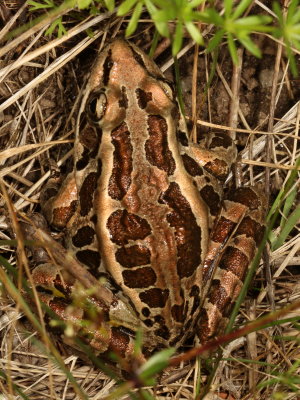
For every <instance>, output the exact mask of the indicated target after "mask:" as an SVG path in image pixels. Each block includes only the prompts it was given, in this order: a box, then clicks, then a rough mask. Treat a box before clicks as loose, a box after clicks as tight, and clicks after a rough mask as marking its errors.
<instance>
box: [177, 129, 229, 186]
mask: <svg viewBox="0 0 300 400" xmlns="http://www.w3.org/2000/svg"><path fill="white" fill-rule="evenodd" d="M184 150H185V152H186V153H187V154H189V155H190V156H191V157H192V158H193V159H194V160H195V161H196V162H197V163H198V164H199V165H200V166H201V167H202V168H204V169H205V170H206V171H207V172H209V173H210V174H211V175H213V176H214V177H216V178H217V179H218V180H219V181H222V182H223V181H225V180H226V178H227V176H228V174H229V172H230V169H231V166H232V164H233V163H234V162H235V161H236V157H237V149H236V146H235V144H234V142H233V140H232V139H231V138H230V137H229V136H228V135H227V134H225V133H210V134H207V135H206V136H205V138H204V139H203V140H201V141H200V143H199V144H193V143H189V146H188V149H187V150H186V149H184Z"/></svg>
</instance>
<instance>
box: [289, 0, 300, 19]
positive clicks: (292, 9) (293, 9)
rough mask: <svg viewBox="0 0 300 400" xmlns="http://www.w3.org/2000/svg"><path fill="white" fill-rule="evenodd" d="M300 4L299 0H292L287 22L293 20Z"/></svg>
mask: <svg viewBox="0 0 300 400" xmlns="http://www.w3.org/2000/svg"><path fill="white" fill-rule="evenodd" d="M298 6H299V0H292V1H291V2H290V5H289V7H288V12H287V15H286V22H287V23H291V22H292V21H293V18H294V15H295V14H296V12H297V8H298Z"/></svg>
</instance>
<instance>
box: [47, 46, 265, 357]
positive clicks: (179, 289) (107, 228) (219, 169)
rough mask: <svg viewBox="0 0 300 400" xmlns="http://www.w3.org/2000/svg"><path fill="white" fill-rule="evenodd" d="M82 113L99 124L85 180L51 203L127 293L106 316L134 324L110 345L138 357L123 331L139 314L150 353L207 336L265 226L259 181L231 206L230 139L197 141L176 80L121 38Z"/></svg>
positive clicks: (81, 248)
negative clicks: (182, 118)
mask: <svg viewBox="0 0 300 400" xmlns="http://www.w3.org/2000/svg"><path fill="white" fill-rule="evenodd" d="M84 110H85V112H86V115H87V118H88V121H89V125H88V127H86V128H83V126H82V124H81V123H80V122H79V123H78V125H77V126H78V127H79V128H78V132H77V138H76V144H75V180H74V178H73V181H72V185H71V186H70V187H69V188H68V190H65V192H67V193H66V194H64V193H63V190H61V191H60V192H59V195H58V198H60V199H61V200H60V202H59V203H57V201H56V200H53V199H50V200H48V201H47V206H45V211H46V212H47V213H48V214H49V213H50V212H49V210H50V206H49V204H50V203H51V204H52V205H54V207H53V212H52V213H51V217H50V219H51V220H52V221H53V215H55V214H56V215H59V217H58V218H60V216H61V215H66V217H64V220H66V231H67V232H68V237H67V245H68V247H70V248H72V249H73V251H74V252H75V254H77V258H78V260H79V261H80V262H82V263H84V264H86V265H87V267H88V268H89V270H90V271H91V272H92V273H93V274H94V275H95V276H100V275H101V274H103V272H104V271H106V273H108V274H109V279H110V280H111V281H112V282H113V283H114V285H116V287H117V288H118V289H119V290H120V291H122V296H121V297H122V301H123V300H124V299H125V300H124V304H123V303H122V304H123V305H122V307H121V306H120V305H118V301H115V303H114V305H112V310H113V311H112V312H111V313H109V314H110V315H108V316H107V318H108V319H109V318H111V319H115V317H113V316H112V313H115V314H118V312H119V311H118V307H119V308H120V310H122V313H123V314H124V321H123V322H122V321H119V322H118V324H119V326H117V327H115V328H114V329H110V328H109V327H108V328H107V329H108V330H109V332H108V337H109V340H108V341H106V344H105V346H103V349H102V350H103V351H106V350H108V349H118V351H119V353H120V354H121V355H122V356H124V357H129V355H130V353H131V351H132V340H131V338H130V334H128V333H126V332H125V331H124V329H125V328H129V329H132V322H130V321H131V320H132V318H133V320H134V322H135V323H136V324H137V325H140V326H141V327H142V328H143V331H144V350H145V352H146V353H149V352H152V351H153V350H155V348H157V347H161V346H169V345H177V346H179V345H180V344H182V343H183V342H184V341H185V340H186V338H187V337H189V336H191V335H194V334H198V335H199V337H200V338H201V341H202V342H205V341H207V340H208V339H209V338H211V337H213V336H214V335H215V334H216V332H217V331H218V326H220V325H222V321H223V318H224V313H225V311H228V309H229V308H230V306H231V304H232V302H233V301H234V298H235V297H236V294H237V292H238V291H239V289H240V287H241V284H242V280H243V278H244V275H245V273H246V270H247V268H248V264H249V262H250V261H251V259H252V258H253V255H254V252H255V248H256V245H257V243H259V237H260V235H261V229H262V228H261V220H262V217H263V212H262V211H261V209H262V201H261V199H260V197H259V196H258V193H257V192H256V191H255V190H254V189H253V190H252V189H250V188H248V189H243V190H244V191H243V190H242V189H241V190H240V193H237V192H238V191H236V192H235V193H234V194H233V195H232V196H231V197H230V198H229V199H228V200H225V202H224V203H223V208H222V209H221V206H222V200H221V199H222V198H223V193H222V185H223V184H222V183H220V182H219V181H224V180H225V178H226V176H227V174H228V173H229V171H230V166H231V163H232V162H234V160H235V158H236V149H235V147H234V145H233V143H232V141H231V139H230V138H229V137H228V136H227V135H224V134H212V135H208V137H207V138H206V139H205V140H204V141H203V143H201V144H200V145H195V144H192V143H189V142H188V140H187V138H186V135H185V133H184V132H182V131H179V128H178V123H179V112H178V107H177V103H176V101H175V99H173V93H172V89H171V88H170V86H169V83H168V82H167V81H166V80H165V78H164V77H163V75H162V73H161V72H160V71H159V69H158V68H157V66H156V65H155V64H154V63H153V62H152V61H151V60H150V59H149V58H148V57H147V56H146V55H145V54H144V53H142V52H141V51H140V50H139V49H138V48H137V47H135V46H134V45H132V44H130V43H128V42H125V41H123V40H115V41H114V42H112V43H111V44H110V45H109V46H107V47H106V48H105V49H104V50H103V51H102V53H101V54H100V56H99V58H98V59H97V60H96V62H95V65H94V67H93V70H92V73H91V77H90V79H89V83H88V85H87V88H86V92H85V95H84V100H83V106H82V108H81V112H80V114H84ZM74 182H76V184H74ZM247 190H250V192H247ZM71 193H72V196H70V194H71ZM74 193H76V194H78V195H77V196H78V198H77V197H76V195H75V196H74ZM68 202H69V203H68ZM67 203H68V204H69V207H70V208H69V209H68V210H65V209H64V207H65V205H66V204H67ZM60 204H62V205H60ZM253 204H254V206H253ZM71 208H72V209H71ZM74 208H75V211H74ZM218 215H219V217H217V216H218ZM216 217H217V218H216ZM243 218H244V219H243ZM233 231H235V233H234V235H233V237H230V235H231V233H232V232H233ZM257 232H260V233H257ZM229 237H230V239H229ZM227 241H228V246H227V247H226V249H225V251H223V252H222V253H221V251H220V249H221V248H223V246H224V243H226V242H227ZM100 260H101V264H100ZM97 264H98V265H97ZM121 297H120V298H121ZM204 297H205V298H204ZM116 298H118V294H117V295H116ZM126 303H127V305H126ZM120 304H121V301H120ZM59 314H60V315H63V312H62V311H60V312H59ZM132 315H133V316H132ZM123 328H124V329H123ZM94 335H95V337H94V338H93V337H92V338H91V339H90V340H89V342H90V343H91V344H92V345H93V346H94V348H96V349H97V350H99V349H100V348H101V345H99V341H101V337H99V334H97V332H94ZM97 335H98V337H97ZM83 336H84V335H83ZM92 336H93V335H92ZM99 351H100V350H99Z"/></svg>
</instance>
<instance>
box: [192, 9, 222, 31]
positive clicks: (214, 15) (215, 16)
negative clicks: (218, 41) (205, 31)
mask: <svg viewBox="0 0 300 400" xmlns="http://www.w3.org/2000/svg"><path fill="white" fill-rule="evenodd" d="M198 15H199V19H200V20H201V21H202V22H206V23H207V24H214V25H216V26H220V27H223V26H224V18H223V17H222V16H221V15H220V14H219V13H218V12H217V11H216V10H215V9H213V8H208V9H206V10H205V11H203V12H199V13H198Z"/></svg>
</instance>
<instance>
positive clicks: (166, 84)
mask: <svg viewBox="0 0 300 400" xmlns="http://www.w3.org/2000/svg"><path fill="white" fill-rule="evenodd" d="M159 82H160V84H161V87H162V88H163V91H164V92H165V93H166V95H167V96H168V97H169V99H171V100H174V89H173V87H172V84H171V82H169V81H167V80H160V81H159Z"/></svg>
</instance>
